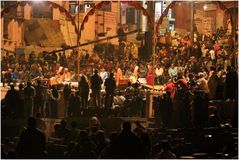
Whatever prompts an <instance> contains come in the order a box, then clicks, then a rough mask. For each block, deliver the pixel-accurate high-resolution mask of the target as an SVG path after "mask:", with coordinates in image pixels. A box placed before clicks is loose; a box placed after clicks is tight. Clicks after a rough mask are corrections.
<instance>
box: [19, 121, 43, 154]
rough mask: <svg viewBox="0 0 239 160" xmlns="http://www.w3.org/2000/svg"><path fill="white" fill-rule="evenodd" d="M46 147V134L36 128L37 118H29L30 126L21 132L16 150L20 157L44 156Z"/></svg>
mask: <svg viewBox="0 0 239 160" xmlns="http://www.w3.org/2000/svg"><path fill="white" fill-rule="evenodd" d="M45 149H46V136H45V134H44V133H42V132H41V131H40V130H38V129H37V128H36V119H35V118H33V117H29V118H28V128H27V129H26V130H24V131H23V132H22V133H21V136H20V138H19V142H18V144H17V148H16V152H17V155H18V157H19V158H42V157H43V156H44V151H45Z"/></svg>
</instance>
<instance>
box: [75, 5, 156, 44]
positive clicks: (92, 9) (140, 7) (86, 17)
mask: <svg viewBox="0 0 239 160" xmlns="http://www.w3.org/2000/svg"><path fill="white" fill-rule="evenodd" d="M112 2H113V3H114V2H117V1H102V2H99V3H98V4H96V5H95V6H94V7H92V8H91V9H90V11H89V12H88V13H87V14H86V16H85V17H84V19H83V21H82V24H81V26H80V29H79V33H78V34H79V39H78V43H80V38H81V31H82V30H83V29H84V24H85V23H86V22H87V21H88V19H89V16H91V15H93V14H94V13H95V10H96V9H100V8H101V7H102V6H104V5H109V4H110V3H112ZM121 3H127V4H128V5H129V6H133V7H135V9H136V10H139V11H142V13H143V15H144V16H146V17H147V19H148V23H150V24H151V23H152V19H151V17H150V16H149V14H148V12H147V10H146V9H145V8H144V7H142V5H141V4H139V3H137V2H133V1H122V2H121Z"/></svg>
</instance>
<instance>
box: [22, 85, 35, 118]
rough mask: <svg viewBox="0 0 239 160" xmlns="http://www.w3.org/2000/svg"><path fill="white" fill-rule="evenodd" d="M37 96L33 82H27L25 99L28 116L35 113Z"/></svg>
mask: <svg viewBox="0 0 239 160" xmlns="http://www.w3.org/2000/svg"><path fill="white" fill-rule="evenodd" d="M35 96H36V91H35V89H34V87H32V84H31V82H27V86H26V87H25V88H24V97H25V102H24V103H25V109H24V110H25V111H26V115H27V116H30V115H32V113H33V102H34V97H35Z"/></svg>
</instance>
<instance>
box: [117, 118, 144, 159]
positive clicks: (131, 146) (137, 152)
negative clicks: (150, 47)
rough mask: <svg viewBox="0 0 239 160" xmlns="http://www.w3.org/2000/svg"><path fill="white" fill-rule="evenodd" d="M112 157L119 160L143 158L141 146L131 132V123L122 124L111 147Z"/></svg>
mask: <svg viewBox="0 0 239 160" xmlns="http://www.w3.org/2000/svg"><path fill="white" fill-rule="evenodd" d="M112 147H113V148H112V157H113V158H119V159H141V158H144V157H143V149H142V144H141V142H140V140H139V138H138V137H137V136H136V135H135V134H134V133H133V132H132V131H131V123H130V122H124V123H123V130H122V132H121V133H120V134H119V136H118V137H117V139H116V140H115V142H114V143H113V146H112Z"/></svg>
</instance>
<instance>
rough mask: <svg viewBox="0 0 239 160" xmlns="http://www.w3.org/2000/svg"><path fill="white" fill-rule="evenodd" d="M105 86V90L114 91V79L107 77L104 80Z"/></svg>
mask: <svg viewBox="0 0 239 160" xmlns="http://www.w3.org/2000/svg"><path fill="white" fill-rule="evenodd" d="M105 86H106V91H107V92H114V90H115V87H116V81H115V79H114V78H107V79H106V80H105Z"/></svg>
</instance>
